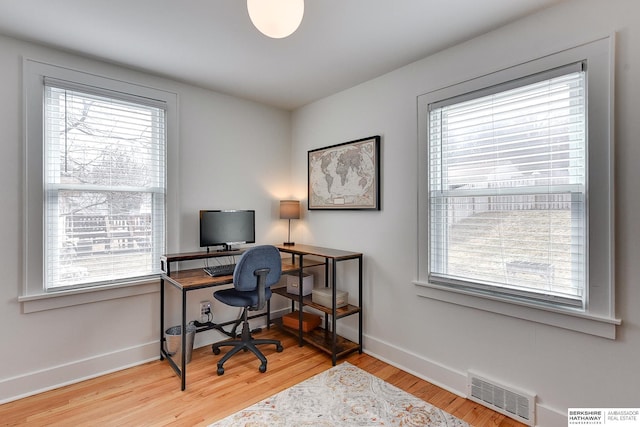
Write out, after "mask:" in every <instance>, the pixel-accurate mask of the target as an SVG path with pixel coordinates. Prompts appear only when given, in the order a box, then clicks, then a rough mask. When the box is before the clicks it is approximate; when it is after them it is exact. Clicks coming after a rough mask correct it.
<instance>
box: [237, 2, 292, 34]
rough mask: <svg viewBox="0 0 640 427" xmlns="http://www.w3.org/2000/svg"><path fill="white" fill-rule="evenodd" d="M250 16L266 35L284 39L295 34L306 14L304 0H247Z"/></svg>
mask: <svg viewBox="0 0 640 427" xmlns="http://www.w3.org/2000/svg"><path fill="white" fill-rule="evenodd" d="M247 10H248V11H249V18H251V22H253V25H255V26H256V28H257V29H258V30H260V32H261V33H262V34H264V35H265V36H268V37H271V38H274V39H282V38H285V37H288V36H290V35H291V34H293V33H294V32H295V31H296V30H297V29H298V27H299V26H300V23H301V22H302V16H303V15H304V0H247Z"/></svg>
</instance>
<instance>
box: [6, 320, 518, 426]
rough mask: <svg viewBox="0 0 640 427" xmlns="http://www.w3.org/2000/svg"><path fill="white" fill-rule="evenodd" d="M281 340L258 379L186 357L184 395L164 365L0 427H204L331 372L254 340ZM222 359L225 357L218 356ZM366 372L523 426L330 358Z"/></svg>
mask: <svg viewBox="0 0 640 427" xmlns="http://www.w3.org/2000/svg"><path fill="white" fill-rule="evenodd" d="M259 336H260V337H275V338H277V339H280V340H282V344H283V346H284V348H285V349H284V351H283V352H282V353H276V351H275V349H274V347H273V346H265V347H264V349H263V351H264V353H265V355H266V356H267V359H268V361H269V362H268V369H267V372H266V373H264V374H261V373H259V372H258V366H259V364H260V363H259V362H258V360H257V359H256V358H255V357H254V356H253V354H251V353H249V352H247V353H244V352H241V353H239V354H237V355H235V356H234V357H233V358H232V359H230V360H229V361H228V362H227V363H226V364H225V374H224V375H222V376H220V377H219V376H217V375H216V362H217V360H218V359H219V358H220V357H221V356H215V355H213V353H212V352H211V347H210V346H206V347H202V348H199V349H196V350H194V352H193V357H192V361H191V363H189V365H188V367H187V389H186V390H185V391H180V380H179V378H178V377H177V376H176V375H175V373H174V372H173V370H172V369H171V368H170V367H169V364H168V363H167V361H160V360H158V361H154V362H150V363H147V364H144V365H141V366H137V367H134V368H130V369H126V370H123V371H120V372H116V373H113V374H109V375H104V376H101V377H99V378H95V379H92V380H88V381H84V382H81V383H78V384H74V385H70V386H66V387H63V388H60V389H57V390H52V391H49V392H45V393H41V394H39V395H36V396H32V397H28V398H25V399H21V400H18V401H15V402H10V403H6V404H4V405H0V425H2V426H16V425H29V426H74V427H75V426H167V425H172V426H189V427H191V426H206V425H208V424H210V423H212V422H214V421H216V420H219V419H221V418H224V417H225V416H227V415H229V414H232V413H234V412H236V411H238V410H240V409H242V408H245V407H247V406H249V405H251V404H253V403H255V402H258V401H260V400H262V399H264V398H266V397H269V396H271V395H272V394H275V393H277V392H279V391H281V390H284V389H285V388H288V387H290V386H292V385H294V384H297V383H299V382H301V381H303V380H305V379H307V378H309V377H311V376H313V375H315V374H317V373H319V372H322V371H324V370H326V369H329V368H330V367H331V358H330V357H329V356H328V355H326V354H325V353H322V352H319V351H318V350H315V349H314V348H313V347H310V346H304V347H298V345H297V340H296V339H295V338H294V337H292V336H290V335H287V334H284V333H282V332H279V331H277V330H275V329H273V328H272V329H271V330H270V331H266V332H263V333H261V334H259ZM222 351H223V354H224V352H225V351H226V350H225V349H224V348H223V349H222ZM345 360H346V361H348V362H349V363H351V364H353V365H355V366H358V367H360V368H361V369H364V370H365V371H368V372H370V373H372V374H374V375H376V376H378V377H380V378H382V379H384V380H385V381H387V382H389V383H391V384H394V385H396V386H397V387H400V388H401V389H404V390H406V391H407V392H409V393H412V394H413V395H415V396H417V397H419V398H421V399H424V400H426V401H427V402H429V403H431V404H433V405H434V406H437V407H439V408H442V409H444V410H446V411H447V412H449V413H451V414H453V415H455V416H457V417H458V418H461V419H463V420H465V421H467V422H468V423H469V424H471V425H473V426H494V427H495V426H500V427H514V426H524V424H520V423H518V422H516V421H514V420H512V419H510V418H508V417H504V416H503V415H501V414H498V413H496V412H493V411H491V410H489V409H487V408H485V407H484V406H482V405H478V404H476V403H474V402H471V401H469V400H466V399H463V398H461V397H458V396H456V395H454V394H451V393H449V392H447V391H445V390H443V389H441V388H439V387H436V386H434V385H432V384H430V383H428V382H426V381H423V380H421V379H419V378H417V377H415V376H413V375H410V374H408V373H406V372H404V371H401V370H400V369H397V368H395V367H393V366H391V365H388V364H387V363H384V362H382V361H380V360H378V359H375V358H373V357H371V356H368V355H366V354H358V353H357V352H356V353H353V354H351V355H349V356H348V357H345V358H342V359H338V363H340V362H342V361H345Z"/></svg>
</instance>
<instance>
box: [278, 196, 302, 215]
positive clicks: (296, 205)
mask: <svg viewBox="0 0 640 427" xmlns="http://www.w3.org/2000/svg"><path fill="white" fill-rule="evenodd" d="M280 219H300V202H299V201H298V200H280Z"/></svg>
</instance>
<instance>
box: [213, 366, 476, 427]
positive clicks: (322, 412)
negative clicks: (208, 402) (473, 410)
mask: <svg viewBox="0 0 640 427" xmlns="http://www.w3.org/2000/svg"><path fill="white" fill-rule="evenodd" d="M238 426H244V427H267V426H268V427H294V426H295V427H301V426H313V427H335V426H403V427H405V426H416V427H418V426H419V427H425V426H437V427H444V426H446V427H468V424H467V423H466V422H464V421H462V420H460V419H458V418H456V417H454V416H453V415H451V414H448V413H447V412H444V411H442V410H440V409H438V408H436V407H434V406H432V405H430V404H428V403H427V402H425V401H423V400H421V399H418V398H417V397H415V396H413V395H411V394H409V393H407V392H405V391H403V390H400V389H399V388H397V387H395V386H393V385H391V384H389V383H387V382H385V381H383V380H381V379H379V378H378V377H376V376H374V375H371V374H369V373H368V372H366V371H363V370H362V369H360V368H358V367H356V366H353V365H351V364H350V363H348V362H344V363H342V364H340V365H337V366H334V367H333V368H331V369H329V370H327V371H325V372H322V373H320V374H318V375H316V376H314V377H312V378H309V379H308V380H306V381H303V382H301V383H299V384H296V385H295V386H293V387H290V388H288V389H286V390H283V391H281V392H280V393H277V394H275V395H273V396H271V397H269V398H267V399H264V400H263V401H261V402H258V403H256V404H255V405H253V406H250V407H248V408H246V409H243V410H242V411H240V412H237V413H235V414H233V415H230V416H229V417H227V418H224V419H222V420H220V421H218V422H216V423H214V424H211V426H210V427H238Z"/></svg>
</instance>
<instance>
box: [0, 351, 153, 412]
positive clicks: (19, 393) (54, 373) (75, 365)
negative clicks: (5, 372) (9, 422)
mask: <svg viewBox="0 0 640 427" xmlns="http://www.w3.org/2000/svg"><path fill="white" fill-rule="evenodd" d="M159 358H160V343H159V342H158V341H155V342H149V343H146V344H141V345H138V346H134V347H128V348H123V349H119V350H117V351H114V352H111V353H105V354H101V355H97V356H94V357H90V358H86V359H80V360H75V361H73V362H69V363H65V364H63V365H58V366H53V367H50V368H47V369H42V370H39V371H33V372H28V373H25V374H21V375H17V376H15V377H11V378H5V379H3V380H0V404H3V403H7V402H11V401H14V400H18V399H21V398H23V397H27V396H33V395H35V394H38V393H42V392H44V391H48V390H53V389H55V388H58V387H62V386H65V385H69V384H75V383H78V382H81V381H84V380H88V379H90V378H96V377H99V376H102V375H105V374H109V373H111V372H116V371H120V370H122V369H126V368H130V367H132V366H136V365H141V364H143V363H147V362H150V361H153V360H158V359H159Z"/></svg>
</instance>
